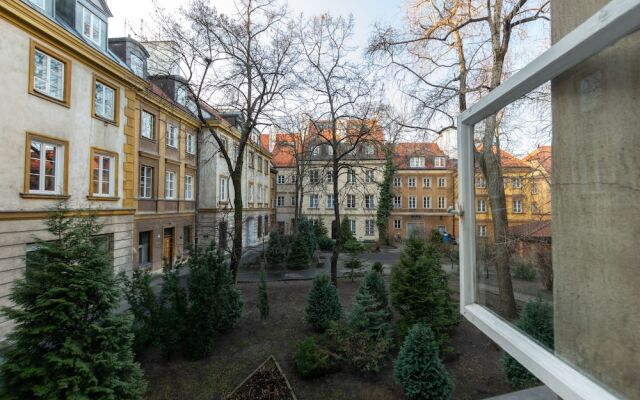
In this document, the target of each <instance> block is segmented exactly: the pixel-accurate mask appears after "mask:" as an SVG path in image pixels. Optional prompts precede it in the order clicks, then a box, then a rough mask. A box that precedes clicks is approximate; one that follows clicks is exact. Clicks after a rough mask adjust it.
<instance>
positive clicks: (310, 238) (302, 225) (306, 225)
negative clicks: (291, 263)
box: [297, 217, 318, 258]
mask: <svg viewBox="0 0 640 400" xmlns="http://www.w3.org/2000/svg"><path fill="white" fill-rule="evenodd" d="M297 233H298V236H302V237H304V240H305V242H306V243H307V251H308V252H309V258H311V257H313V253H314V252H315V251H316V248H317V247H318V239H317V238H316V233H315V227H314V226H313V224H312V223H311V221H310V220H309V219H307V218H305V217H302V218H300V221H298V232H297Z"/></svg>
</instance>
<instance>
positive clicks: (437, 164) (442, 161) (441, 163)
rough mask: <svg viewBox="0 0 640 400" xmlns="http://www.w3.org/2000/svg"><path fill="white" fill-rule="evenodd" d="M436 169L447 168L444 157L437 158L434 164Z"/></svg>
mask: <svg viewBox="0 0 640 400" xmlns="http://www.w3.org/2000/svg"><path fill="white" fill-rule="evenodd" d="M433 164H434V166H435V167H436V168H444V167H446V166H447V165H446V164H447V163H446V159H445V158H444V157H436V158H435V159H434V162H433Z"/></svg>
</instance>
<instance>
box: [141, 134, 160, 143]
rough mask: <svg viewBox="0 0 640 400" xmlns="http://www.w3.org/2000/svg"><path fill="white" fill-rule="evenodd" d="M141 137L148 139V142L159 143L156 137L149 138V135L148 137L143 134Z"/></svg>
mask: <svg viewBox="0 0 640 400" xmlns="http://www.w3.org/2000/svg"><path fill="white" fill-rule="evenodd" d="M140 139H143V140H146V141H147V142H151V143H153V144H155V143H157V141H156V139H154V138H148V137H146V136H142V135H140Z"/></svg>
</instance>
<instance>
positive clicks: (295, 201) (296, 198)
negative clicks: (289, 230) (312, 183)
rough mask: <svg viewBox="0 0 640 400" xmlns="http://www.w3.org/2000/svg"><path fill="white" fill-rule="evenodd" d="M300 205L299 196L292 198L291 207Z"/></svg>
mask: <svg viewBox="0 0 640 400" xmlns="http://www.w3.org/2000/svg"><path fill="white" fill-rule="evenodd" d="M297 205H298V195H295V196H291V207H296V206H297Z"/></svg>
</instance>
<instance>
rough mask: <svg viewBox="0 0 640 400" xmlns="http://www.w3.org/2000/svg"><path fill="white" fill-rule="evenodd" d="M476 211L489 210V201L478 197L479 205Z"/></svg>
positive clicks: (484, 211)
mask: <svg viewBox="0 0 640 400" xmlns="http://www.w3.org/2000/svg"><path fill="white" fill-rule="evenodd" d="M476 211H477V212H479V213H486V212H487V201H486V200H485V199H478V207H477V208H476Z"/></svg>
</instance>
